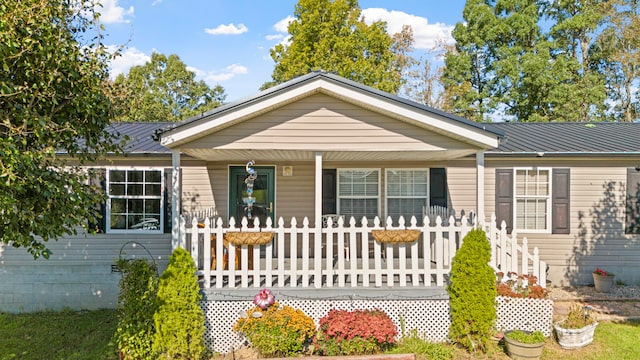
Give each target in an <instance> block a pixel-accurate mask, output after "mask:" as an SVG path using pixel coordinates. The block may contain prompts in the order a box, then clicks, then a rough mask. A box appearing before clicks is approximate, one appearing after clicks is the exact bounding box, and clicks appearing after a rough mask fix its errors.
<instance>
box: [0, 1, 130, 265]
mask: <svg viewBox="0 0 640 360" xmlns="http://www.w3.org/2000/svg"><path fill="white" fill-rule="evenodd" d="M70 3H72V4H73V5H70ZM79 4H83V5H79ZM97 16H98V14H96V13H95V12H94V10H93V6H92V5H91V4H90V3H84V2H80V3H76V2H69V1H66V0H24V1H2V2H0V97H1V101H0V220H1V221H2V224H1V225H0V241H2V242H3V243H9V244H11V245H12V246H14V247H25V248H26V249H27V250H28V251H29V252H30V253H31V254H32V255H33V256H34V257H35V258H38V257H39V256H44V257H45V258H47V257H48V256H49V254H50V251H49V250H47V249H46V246H45V244H44V243H45V242H46V241H49V240H51V239H57V238H58V237H60V236H63V235H68V234H73V233H75V232H76V231H77V227H78V225H85V226H86V225H87V220H90V221H92V220H95V219H96V216H97V214H96V212H95V210H94V207H93V205H94V204H96V203H99V202H101V201H103V194H102V191H98V189H95V188H93V187H91V186H89V185H88V183H87V174H86V173H84V172H82V170H81V169H80V167H79V166H78V165H83V164H84V163H85V162H87V161H94V160H96V159H97V158H98V157H100V156H101V155H104V154H105V153H108V152H114V151H118V150H119V148H120V146H119V144H117V143H116V140H115V135H111V134H110V133H108V132H107V131H105V127H106V126H107V125H108V124H109V121H110V119H111V115H112V111H111V105H110V103H109V101H108V99H107V98H106V96H105V91H104V87H103V84H104V82H105V81H106V79H107V78H108V67H107V60H108V53H107V52H106V50H105V48H104V47H103V46H102V44H101V33H100V29H99V28H97V27H96V26H95V25H96V19H97Z"/></svg>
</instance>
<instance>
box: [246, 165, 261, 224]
mask: <svg viewBox="0 0 640 360" xmlns="http://www.w3.org/2000/svg"><path fill="white" fill-rule="evenodd" d="M254 164H255V163H254V161H253V160H251V161H249V162H248V163H247V166H246V167H245V169H246V170H247V174H248V175H247V178H246V179H244V183H245V184H246V185H247V199H246V204H247V219H249V220H251V210H252V209H253V203H255V202H256V198H254V197H253V182H254V181H255V180H256V179H257V178H258V173H257V172H256V170H255V169H254V168H252V166H253V165H254Z"/></svg>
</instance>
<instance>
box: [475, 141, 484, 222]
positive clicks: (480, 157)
mask: <svg viewBox="0 0 640 360" xmlns="http://www.w3.org/2000/svg"><path fill="white" fill-rule="evenodd" d="M476 214H477V216H478V224H481V223H484V222H485V218H484V151H478V152H477V153H476Z"/></svg>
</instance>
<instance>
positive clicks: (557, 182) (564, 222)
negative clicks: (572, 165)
mask: <svg viewBox="0 0 640 360" xmlns="http://www.w3.org/2000/svg"><path fill="white" fill-rule="evenodd" d="M569 180H570V172H569V169H553V171H552V175H551V186H552V187H553V191H552V194H551V233H552V234H569V233H570V232H571V228H570V226H569V219H570V212H569V203H570V202H569V200H570V199H569V193H570V191H569V189H570V187H571V186H570V181H569Z"/></svg>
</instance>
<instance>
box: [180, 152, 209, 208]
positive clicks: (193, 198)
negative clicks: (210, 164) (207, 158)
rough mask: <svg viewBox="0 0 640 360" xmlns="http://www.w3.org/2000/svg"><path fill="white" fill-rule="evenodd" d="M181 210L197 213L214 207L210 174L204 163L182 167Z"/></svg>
mask: <svg viewBox="0 0 640 360" xmlns="http://www.w3.org/2000/svg"><path fill="white" fill-rule="evenodd" d="M181 171H182V209H183V210H184V211H186V212H197V211H201V210H207V209H210V208H215V207H216V201H215V199H214V193H213V191H212V182H213V178H212V177H211V175H212V173H211V172H210V171H209V170H208V169H207V165H206V163H197V164H185V166H182V168H181Z"/></svg>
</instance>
